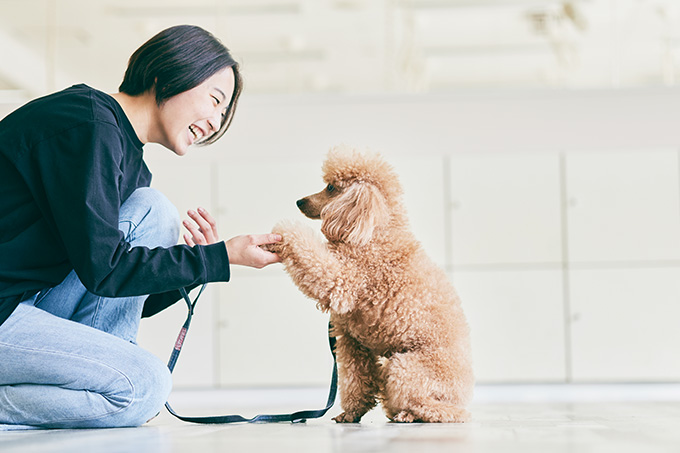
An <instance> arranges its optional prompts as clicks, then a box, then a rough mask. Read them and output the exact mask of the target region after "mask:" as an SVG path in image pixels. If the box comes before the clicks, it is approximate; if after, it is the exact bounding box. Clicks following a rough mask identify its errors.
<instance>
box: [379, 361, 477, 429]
mask: <svg viewBox="0 0 680 453" xmlns="http://www.w3.org/2000/svg"><path fill="white" fill-rule="evenodd" d="M383 380H384V382H385V384H384V385H385V388H384V395H383V398H384V399H383V402H382V404H383V409H384V410H385V413H386V415H387V417H388V418H389V419H390V420H392V421H395V422H402V423H404V422H407V423H408V422H435V423H460V422H465V421H468V420H469V419H470V413H469V412H468V411H467V410H466V409H465V405H466V404H467V403H468V402H469V399H470V398H471V396H472V387H473V385H474V383H473V378H472V371H471V369H469V368H468V367H456V366H455V364H451V357H450V356H447V357H442V353H430V354H425V353H423V352H421V351H411V352H406V353H398V354H394V355H393V356H392V357H390V358H389V359H388V360H387V361H386V362H385V364H384V366H383Z"/></svg>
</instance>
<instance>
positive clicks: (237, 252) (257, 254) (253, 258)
mask: <svg viewBox="0 0 680 453" xmlns="http://www.w3.org/2000/svg"><path fill="white" fill-rule="evenodd" d="M280 240H281V235H280V234H273V233H272V234H248V235H244V236H236V237H234V238H231V239H229V240H228V241H227V242H226V244H227V253H228V254H229V263H231V264H240V265H242V266H249V267H254V268H257V269H260V268H263V267H265V266H268V265H270V264H273V263H278V262H280V261H281V258H280V257H279V255H277V254H276V253H272V252H268V251H266V250H264V249H262V248H261V247H260V246H261V245H267V244H274V243H276V242H279V241H280Z"/></svg>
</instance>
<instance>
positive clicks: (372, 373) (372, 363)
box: [333, 335, 378, 423]
mask: <svg viewBox="0 0 680 453" xmlns="http://www.w3.org/2000/svg"><path fill="white" fill-rule="evenodd" d="M336 353H337V357H338V365H339V370H338V374H339V387H340V400H341V406H342V409H343V410H344V412H343V413H342V414H340V415H338V416H337V417H335V418H333V420H335V421H336V422H338V423H358V422H359V420H361V417H363V415H364V414H365V413H366V412H368V411H369V410H371V409H372V408H374V407H375V405H376V404H377V400H376V397H377V394H378V383H377V377H378V376H377V375H378V371H377V369H378V366H377V364H376V358H375V356H374V355H373V354H372V353H371V352H370V351H369V350H368V349H366V348H364V347H363V346H361V345H360V344H359V342H357V341H356V340H355V339H354V338H352V337H350V336H349V335H342V336H340V337H339V338H338V342H337V345H336Z"/></svg>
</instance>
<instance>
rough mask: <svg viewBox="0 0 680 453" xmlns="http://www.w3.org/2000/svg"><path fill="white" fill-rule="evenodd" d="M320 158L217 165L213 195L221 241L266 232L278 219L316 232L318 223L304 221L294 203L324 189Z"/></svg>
mask: <svg viewBox="0 0 680 453" xmlns="http://www.w3.org/2000/svg"><path fill="white" fill-rule="evenodd" d="M323 157H324V156H323V155H319V156H317V157H316V158H315V159H308V160H299V161H288V160H270V161H268V162H267V163H266V164H265V163H260V162H253V161H245V162H244V161H241V162H239V161H235V162H233V163H228V164H221V165H220V166H219V168H218V180H217V184H216V187H217V193H216V195H215V196H216V198H217V203H218V205H219V210H218V212H219V220H220V226H221V228H222V230H221V232H222V235H223V236H224V237H225V239H227V238H229V237H232V236H235V235H240V234H251V233H269V232H270V231H271V230H272V227H273V226H274V225H275V224H276V223H278V222H280V221H281V220H295V221H300V222H303V223H307V224H309V225H310V226H312V227H313V228H314V229H316V230H320V228H321V222H320V221H318V220H309V219H307V218H306V217H305V216H304V215H303V214H302V213H301V212H300V210H299V209H298V208H297V205H296V204H295V202H296V201H297V200H298V199H300V198H302V197H305V196H307V195H311V194H313V193H316V192H319V191H320V190H322V189H323V188H324V186H325V184H324V182H323V180H322V179H321V164H322V161H323Z"/></svg>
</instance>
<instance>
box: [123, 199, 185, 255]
mask: <svg viewBox="0 0 680 453" xmlns="http://www.w3.org/2000/svg"><path fill="white" fill-rule="evenodd" d="M120 229H121V231H123V233H124V234H125V237H126V240H127V241H128V242H130V244H131V245H132V246H134V247H138V246H144V247H149V248H154V247H171V246H173V245H175V244H177V240H178V238H179V229H180V217H179V213H178V212H177V208H176V207H175V205H173V204H172V203H171V202H170V200H168V198H167V197H166V196H165V195H163V193H161V192H159V191H158V190H156V189H152V188H150V187H140V188H139V189H137V190H135V191H134V192H133V193H132V195H130V197H129V198H128V199H127V200H125V202H124V203H123V206H121V209H120Z"/></svg>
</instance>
